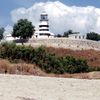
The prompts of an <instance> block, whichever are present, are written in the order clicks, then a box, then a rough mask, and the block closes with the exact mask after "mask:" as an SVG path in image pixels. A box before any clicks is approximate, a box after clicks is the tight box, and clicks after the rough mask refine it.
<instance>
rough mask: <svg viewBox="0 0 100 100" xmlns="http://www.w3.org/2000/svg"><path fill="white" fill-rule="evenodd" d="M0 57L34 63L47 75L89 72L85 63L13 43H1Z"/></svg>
mask: <svg viewBox="0 0 100 100" xmlns="http://www.w3.org/2000/svg"><path fill="white" fill-rule="evenodd" d="M0 57H1V58H6V59H9V60H10V61H11V60H12V61H14V60H15V61H16V62H17V60H23V61H26V62H28V63H36V64H37V65H38V66H39V67H40V68H41V69H42V70H43V71H45V72H47V73H56V74H63V73H80V72H87V71H89V67H88V65H87V62H86V61H85V60H82V59H76V58H74V57H70V56H67V57H57V56H56V55H55V54H51V53H48V52H47V51H46V49H45V47H43V46H41V47H38V48H35V49H34V48H33V47H31V46H23V45H16V44H14V43H2V44H1V49H0Z"/></svg>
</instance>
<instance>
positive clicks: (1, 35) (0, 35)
mask: <svg viewBox="0 0 100 100" xmlns="http://www.w3.org/2000/svg"><path fill="white" fill-rule="evenodd" d="M4 31H5V29H4V28H3V27H1V28H0V40H2V39H3V33H4Z"/></svg>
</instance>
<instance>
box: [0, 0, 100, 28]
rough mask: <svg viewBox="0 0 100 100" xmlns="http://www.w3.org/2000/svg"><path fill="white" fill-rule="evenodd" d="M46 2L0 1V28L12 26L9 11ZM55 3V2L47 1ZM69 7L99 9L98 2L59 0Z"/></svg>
mask: <svg viewBox="0 0 100 100" xmlns="http://www.w3.org/2000/svg"><path fill="white" fill-rule="evenodd" d="M46 1H48V0H0V26H6V25H8V24H10V25H11V24H12V21H11V14H10V13H11V11H12V10H14V9H16V8H19V7H26V8H28V7H30V6H32V5H33V4H34V3H35V2H46ZM49 1H56V0H49ZM59 1H60V2H62V3H64V4H66V5H69V6H73V5H74V6H95V7H97V8H100V0H59Z"/></svg>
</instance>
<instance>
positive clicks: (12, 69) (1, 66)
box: [0, 59, 45, 76]
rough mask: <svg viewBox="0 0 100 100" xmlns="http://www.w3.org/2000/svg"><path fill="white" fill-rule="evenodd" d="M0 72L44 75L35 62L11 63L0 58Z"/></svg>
mask: <svg viewBox="0 0 100 100" xmlns="http://www.w3.org/2000/svg"><path fill="white" fill-rule="evenodd" d="M0 73H5V74H6V73H8V74H24V75H38V76H41V75H45V73H44V72H43V71H41V70H40V69H39V67H37V66H36V65H35V64H27V63H25V62H24V63H18V64H11V63H10V62H9V61H8V60H2V59H0Z"/></svg>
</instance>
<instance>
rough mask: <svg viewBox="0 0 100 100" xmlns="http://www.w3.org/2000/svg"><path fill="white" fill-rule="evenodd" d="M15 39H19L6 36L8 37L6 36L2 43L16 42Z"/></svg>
mask: <svg viewBox="0 0 100 100" xmlns="http://www.w3.org/2000/svg"><path fill="white" fill-rule="evenodd" d="M17 39H19V38H17V37H16V38H14V37H12V35H11V34H8V35H6V36H5V37H4V41H7V42H12V41H14V40H17Z"/></svg>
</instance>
